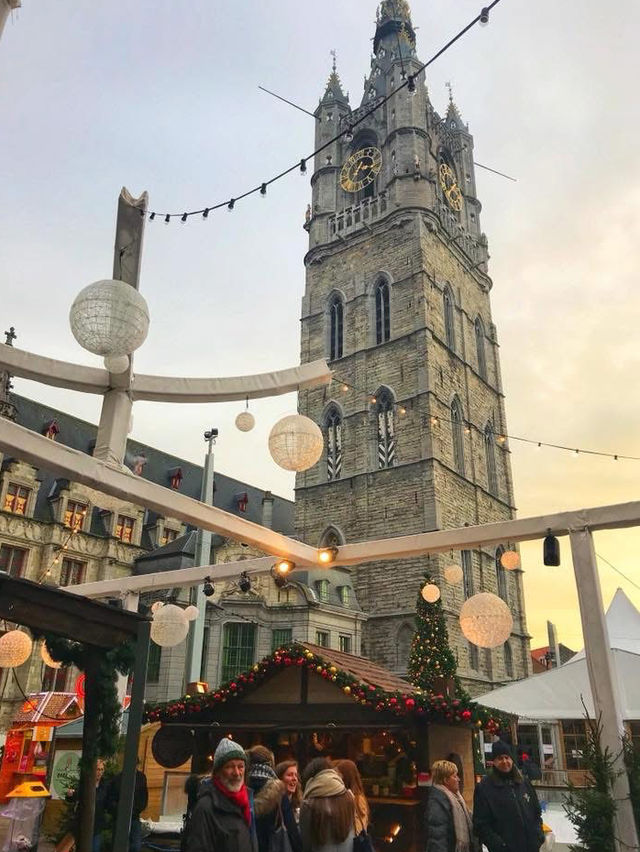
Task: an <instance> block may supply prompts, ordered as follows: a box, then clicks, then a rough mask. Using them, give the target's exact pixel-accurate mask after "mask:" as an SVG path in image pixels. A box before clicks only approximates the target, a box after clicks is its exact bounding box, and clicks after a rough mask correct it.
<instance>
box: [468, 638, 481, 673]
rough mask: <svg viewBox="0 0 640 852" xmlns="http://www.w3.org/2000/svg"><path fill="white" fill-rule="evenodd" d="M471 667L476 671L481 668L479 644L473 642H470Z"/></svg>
mask: <svg viewBox="0 0 640 852" xmlns="http://www.w3.org/2000/svg"><path fill="white" fill-rule="evenodd" d="M469 668H470V669H473V671H474V672H477V671H478V669H479V668H480V661H479V655H478V646H477V645H474V644H473V642H469Z"/></svg>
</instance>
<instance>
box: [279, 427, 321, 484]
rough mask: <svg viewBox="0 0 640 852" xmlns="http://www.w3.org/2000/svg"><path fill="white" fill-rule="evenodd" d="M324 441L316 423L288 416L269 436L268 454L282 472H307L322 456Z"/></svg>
mask: <svg viewBox="0 0 640 852" xmlns="http://www.w3.org/2000/svg"><path fill="white" fill-rule="evenodd" d="M323 445H324V441H323V438H322V432H321V431H320V427H319V426H318V424H317V423H314V422H313V420H310V419H309V418H308V417H305V416H304V415H303V414H289V415H287V417H283V418H282V419H281V420H278V422H277V423H276V424H275V425H274V427H273V429H272V430H271V432H270V434H269V452H270V453H271V457H272V458H273V460H274V462H275V463H276V464H277V465H279V466H280V467H282V468H284V470H296V471H301V470H308V469H309V468H310V467H313V465H314V464H315V463H316V462H317V461H318V459H319V458H320V456H321V455H322V448H323Z"/></svg>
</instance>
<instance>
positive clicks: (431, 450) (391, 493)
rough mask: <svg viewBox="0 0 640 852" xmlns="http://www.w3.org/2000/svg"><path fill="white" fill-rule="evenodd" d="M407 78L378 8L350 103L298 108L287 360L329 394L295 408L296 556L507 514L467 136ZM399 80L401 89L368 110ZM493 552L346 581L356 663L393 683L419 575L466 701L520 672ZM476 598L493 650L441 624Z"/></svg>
mask: <svg viewBox="0 0 640 852" xmlns="http://www.w3.org/2000/svg"><path fill="white" fill-rule="evenodd" d="M364 37H366V34H363V38H364ZM419 68H420V62H419V60H418V58H417V56H416V51H415V32H414V29H413V26H412V22H411V16H410V10H409V6H408V4H407V3H406V2H404V0H385V2H383V3H382V4H381V6H380V9H379V12H378V20H377V27H376V30H375V37H374V40H373V55H372V57H371V68H370V70H369V72H368V76H367V77H366V78H365V87H364V96H363V98H362V102H361V104H360V106H358V107H355V108H353V109H352V108H351V106H350V104H349V98H348V96H347V95H345V93H344V91H343V88H342V85H341V82H340V80H339V77H338V75H337V72H336V68H335V63H334V69H333V72H332V74H331V76H330V77H329V82H328V84H327V87H326V91H325V93H324V95H323V97H322V99H321V101H320V103H319V106H318V108H317V110H316V117H317V122H316V137H315V142H316V148H320V147H321V146H325V145H326V147H324V148H323V150H322V152H321V153H320V154H318V155H317V157H316V159H315V163H314V169H313V176H312V180H311V185H312V201H311V205H310V207H309V209H308V211H307V221H306V224H305V227H306V229H307V230H308V233H309V251H308V253H307V255H306V257H305V266H306V289H305V294H304V297H303V300H302V340H301V360H302V361H303V362H306V361H312V360H314V359H316V358H322V357H325V358H327V359H328V360H329V361H330V363H331V366H332V368H333V369H334V370H335V381H334V383H333V384H332V386H331V389H330V390H328V391H327V390H326V389H324V390H323V389H318V390H310V391H305V392H304V393H301V394H300V398H299V410H300V412H301V413H304V414H307V415H308V416H309V417H311V418H312V419H314V420H315V421H316V422H318V423H319V424H321V426H322V428H323V430H324V433H325V436H326V448H325V455H324V457H323V459H322V461H321V463H320V464H318V465H316V466H315V467H314V468H313V469H311V470H309V471H307V472H305V473H302V474H299V475H298V477H297V482H296V501H295V518H296V531H297V533H298V535H299V536H300V537H301V538H302V539H303V540H304V541H307V542H309V543H311V544H313V543H317V544H323V543H327V542H328V541H332V540H333V541H337V542H344V541H348V542H351V541H358V540H365V539H372V538H379V537H388V536H397V535H405V534H410V533H417V532H422V531H426V530H437V529H442V528H447V527H457V526H462V525H464V524H477V523H487V522H491V521H498V520H503V519H507V518H511V517H513V515H514V511H515V507H514V497H513V487H512V481H511V469H510V463H509V447H508V442H507V440H506V438H505V435H506V422H505V412H504V395H503V391H502V385H501V379H500V364H499V351H498V341H497V333H496V328H495V325H494V324H493V322H492V318H491V306H490V298H489V294H490V291H491V287H492V281H491V278H490V277H489V273H488V260H489V254H488V248H487V239H486V237H485V235H484V234H483V233H482V230H481V227H480V209H481V205H480V201H479V200H478V198H477V196H476V184H475V173H474V158H473V137H472V136H471V134H470V133H469V129H468V127H467V125H466V124H465V123H464V121H463V120H462V118H461V115H460V113H459V111H458V109H457V107H456V106H455V104H454V102H453V99H452V98H451V97H450V99H449V104H448V108H447V110H446V113H445V115H444V116H440V115H439V114H438V113H437V112H436V111H435V109H434V107H433V106H432V104H431V101H430V99H429V95H428V92H427V89H426V86H425V80H424V72H422V73H420V74H417V72H418V69H419ZM413 75H417V76H416V77H415V79H414V76H413ZM404 79H407V80H408V81H409V85H408V86H407V87H405V88H404V89H403V90H402V91H400V92H398V93H397V94H394V95H391V97H390V98H389V100H386V101H385V99H386V98H387V97H388V96H389V95H390V93H391V92H392V91H393V90H394V88H396V87H397V86H398V85H400V84H401V83H402V82H403V80H404ZM412 90H413V91H412ZM375 107H379V108H377V109H375V111H373V112H371V114H370V115H367V113H369V111H370V110H372V109H373V108H375ZM360 119H363V120H360ZM356 122H357V124H356ZM342 131H346V133H345V134H344V135H342V137H341V138H340V139H338V140H336V141H332V140H334V138H335V137H336V136H337V135H338V134H339V133H341V132H342ZM504 545H505V546H506V545H507V542H505V543H504ZM500 553H501V550H500V548H498V549H497V550H495V549H494V550H489V549H485V550H477V551H473V552H471V551H465V552H463V553H455V554H452V555H451V557H438V558H431V559H426V558H416V559H407V560H403V561H397V562H393V563H378V564H370V565H366V566H362V567H359V568H356V569H354V570H353V578H354V585H355V588H356V594H357V596H358V600H359V602H360V604H361V605H362V607H363V609H364V610H365V611H366V612H367V614H368V621H367V624H366V626H365V631H364V636H363V654H365V655H366V656H370V657H371V658H372V659H374V660H376V661H377V662H380V663H382V664H383V665H386V666H388V667H390V668H392V669H395V670H396V671H398V672H404V671H406V666H407V658H408V653H409V645H410V641H411V637H412V634H413V615H414V613H415V605H416V595H417V592H418V588H419V582H420V580H421V578H422V576H423V575H424V573H425V571H426V570H428V571H429V572H430V573H431V575H432V576H433V578H434V580H435V581H436V582H438V584H439V585H440V588H441V589H442V598H443V603H444V607H445V611H446V612H447V614H448V616H449V618H448V626H449V634H450V639H451V643H452V646H453V647H454V648H455V650H456V652H457V655H458V664H459V673H460V675H461V676H462V679H463V681H464V682H465V684H466V685H467V687H468V688H469V689H470V690H471V691H472V692H476V693H477V692H481V691H486V689H487V685H488V684H493V683H500V682H503V681H505V680H508V679H510V678H514V677H523V676H525V675H527V674H528V673H529V671H530V657H529V637H528V634H527V629H526V623H525V612H524V601H523V592H522V582H521V573H520V571H513V572H505V570H504V569H503V568H502V567H501V565H500V562H499V556H500ZM452 559H453V560H454V561H456V562H457V563H458V564H460V565H461V566H462V568H463V570H464V582H463V584H462V585H461V586H451V585H448V584H446V583H445V582H444V579H443V569H444V567H445V566H446V565H447V564H448V563H449V562H451V561H452ZM481 590H486V591H492V592H496V593H497V594H499V595H501V596H502V597H503V598H504V599H505V600H506V601H507V602H508V604H509V606H510V608H511V610H512V612H513V616H514V627H513V633H512V635H511V638H510V639H509V641H508V642H507V643H505V645H504V647H502V648H499V649H497V650H494V651H486V652H485V651H481V650H479V649H477V648H476V647H475V646H472V645H470V644H469V643H467V642H466V640H464V637H463V636H462V635H461V632H460V628H459V623H458V619H457V613H458V612H459V610H460V607H461V605H462V603H463V600H464V599H465V597H468V596H469V595H470V594H472V593H473V592H478V591H481Z"/></svg>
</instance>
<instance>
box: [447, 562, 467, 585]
mask: <svg viewBox="0 0 640 852" xmlns="http://www.w3.org/2000/svg"><path fill="white" fill-rule="evenodd" d="M463 576H464V572H463V570H462V568H461V567H460V566H459V565H454V564H452V565H447V567H446V568H445V569H444V578H445V580H446V581H447V583H451V585H452V586H457V585H458V583H461V582H462V578H463Z"/></svg>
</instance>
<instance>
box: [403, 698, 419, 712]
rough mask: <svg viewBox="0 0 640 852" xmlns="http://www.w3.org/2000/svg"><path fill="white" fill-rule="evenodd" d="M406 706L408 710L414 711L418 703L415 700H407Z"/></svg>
mask: <svg viewBox="0 0 640 852" xmlns="http://www.w3.org/2000/svg"><path fill="white" fill-rule="evenodd" d="M404 704H405V707H406V708H407V710H413V708H414V707H415V706H416V702H415V700H414V699H413V698H407V700H406V701H405V702H404Z"/></svg>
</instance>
